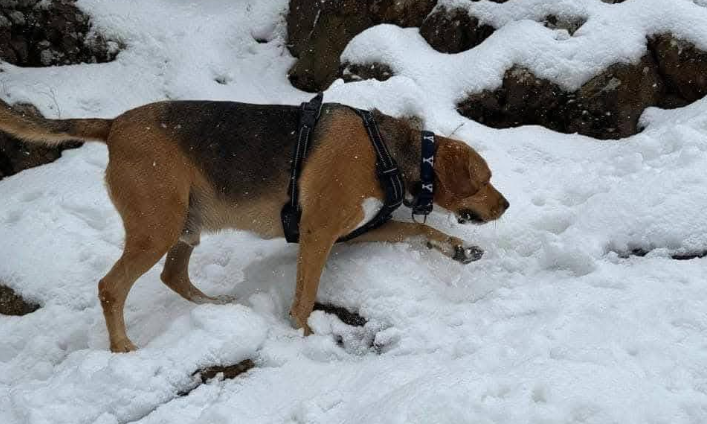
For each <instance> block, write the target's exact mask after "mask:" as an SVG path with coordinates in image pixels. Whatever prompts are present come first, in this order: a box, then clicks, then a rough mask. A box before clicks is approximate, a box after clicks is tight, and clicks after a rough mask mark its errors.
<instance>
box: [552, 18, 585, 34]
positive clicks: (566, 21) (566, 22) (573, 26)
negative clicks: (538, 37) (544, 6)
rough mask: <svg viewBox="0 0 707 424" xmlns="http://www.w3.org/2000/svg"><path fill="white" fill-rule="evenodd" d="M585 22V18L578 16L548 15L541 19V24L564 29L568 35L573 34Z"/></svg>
mask: <svg viewBox="0 0 707 424" xmlns="http://www.w3.org/2000/svg"><path fill="white" fill-rule="evenodd" d="M586 22H587V20H586V19H585V18H581V17H578V16H556V15H548V16H546V17H545V19H544V20H543V25H545V27H547V28H550V29H559V30H562V29H563V30H565V31H567V32H568V33H569V35H574V33H575V32H577V30H578V29H579V28H581V27H582V25H584V24H585V23H586Z"/></svg>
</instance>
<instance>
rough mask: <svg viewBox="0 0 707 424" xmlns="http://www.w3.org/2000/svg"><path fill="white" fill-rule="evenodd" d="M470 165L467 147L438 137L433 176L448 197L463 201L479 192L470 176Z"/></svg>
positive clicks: (476, 184) (477, 184)
mask: <svg viewBox="0 0 707 424" xmlns="http://www.w3.org/2000/svg"><path fill="white" fill-rule="evenodd" d="M471 165H472V164H471V157H470V149H469V147H467V146H466V145H464V144H463V143H461V142H458V141H452V140H449V139H443V138H442V137H440V141H439V143H438V145H437V155H436V157H435V175H436V177H437V180H438V182H439V184H440V185H441V186H442V188H443V189H444V191H445V192H446V193H447V194H448V195H449V196H451V197H454V198H457V199H464V198H467V197H471V196H473V195H474V194H475V193H476V192H477V191H478V190H479V183H478V181H476V179H475V178H473V175H471V172H472V166H471Z"/></svg>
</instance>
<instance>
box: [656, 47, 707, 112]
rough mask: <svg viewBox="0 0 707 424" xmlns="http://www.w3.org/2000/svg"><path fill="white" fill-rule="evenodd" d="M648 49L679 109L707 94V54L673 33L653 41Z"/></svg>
mask: <svg viewBox="0 0 707 424" xmlns="http://www.w3.org/2000/svg"><path fill="white" fill-rule="evenodd" d="M649 47H650V49H651V50H652V52H653V56H654V57H655V59H656V61H657V62H658V70H659V72H660V74H661V76H662V77H663V79H664V80H665V84H666V89H667V91H668V95H669V96H671V98H672V99H673V101H674V102H675V103H676V104H677V105H678V106H684V105H685V104H689V103H692V102H694V101H696V100H699V99H701V98H703V97H704V96H705V95H707V52H704V51H701V50H699V49H697V47H696V46H695V45H694V44H692V43H689V42H687V41H683V40H680V39H677V38H675V37H674V36H673V35H671V34H661V35H658V36H655V37H653V38H651V39H650V40H649ZM665 106H666V107H670V106H671V105H670V104H669V103H668V104H666V105H665Z"/></svg>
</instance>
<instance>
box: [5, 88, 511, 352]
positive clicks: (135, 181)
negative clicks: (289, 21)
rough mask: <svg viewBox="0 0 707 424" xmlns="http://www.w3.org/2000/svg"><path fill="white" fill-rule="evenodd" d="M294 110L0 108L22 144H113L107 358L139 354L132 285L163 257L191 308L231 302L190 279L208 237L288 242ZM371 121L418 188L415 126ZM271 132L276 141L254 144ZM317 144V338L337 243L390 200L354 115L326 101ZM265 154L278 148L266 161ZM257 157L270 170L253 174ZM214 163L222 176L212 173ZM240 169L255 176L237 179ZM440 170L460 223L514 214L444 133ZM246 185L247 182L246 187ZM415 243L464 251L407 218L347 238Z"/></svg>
mask: <svg viewBox="0 0 707 424" xmlns="http://www.w3.org/2000/svg"><path fill="white" fill-rule="evenodd" d="M293 113H296V109H294V110H293V109H292V108H289V107H281V106H280V107H276V106H255V105H245V104H237V103H225V102H224V103H219V102H204V103H189V102H162V103H154V104H150V105H146V106H142V107H140V108H137V109H133V110H130V111H128V112H126V113H124V114H123V115H121V116H119V117H118V118H116V119H114V120H101V119H72V120H46V119H36V118H30V117H25V116H21V115H19V114H17V113H15V112H13V111H12V110H11V109H10V108H9V107H7V108H3V107H2V106H1V105H0V130H4V131H7V132H9V133H11V134H14V135H17V136H19V137H22V138H24V139H27V140H30V141H41V142H50V143H59V142H62V141H65V140H69V139H77V138H79V139H84V140H103V141H105V142H106V144H107V145H108V152H109V158H110V160H109V163H108V167H107V169H106V184H107V187H108V191H109V194H110V198H111V200H112V202H113V204H114V205H115V207H116V209H117V210H118V213H119V214H120V216H121V218H122V220H123V225H124V228H125V246H124V251H123V254H122V255H121V257H120V258H119V259H118V261H117V262H116V263H115V265H114V266H113V268H112V269H111V270H110V271H109V272H108V274H106V276H105V277H104V278H103V279H101V281H100V282H99V285H98V291H99V298H100V300H101V305H102V307H103V312H104V315H105V320H106V325H107V328H108V334H109V337H110V348H111V350H112V351H114V352H127V351H131V350H133V349H135V346H134V345H133V344H132V342H131V341H130V339H129V338H128V336H127V333H126V328H125V321H124V318H123V309H124V305H125V300H126V298H127V296H128V293H129V291H130V288H131V287H132V285H133V284H134V283H135V281H136V280H137V279H138V278H139V277H140V276H141V275H143V274H144V273H145V272H147V270H149V269H150V268H151V267H152V266H154V265H155V264H156V263H157V261H159V260H160V258H162V257H163V256H164V255H165V254H166V255H167V259H166V262H165V267H164V270H163V272H162V275H161V278H162V281H163V282H164V283H165V284H166V285H167V286H169V287H170V288H171V289H173V290H174V291H175V292H176V293H178V294H179V295H181V296H182V297H184V298H185V299H188V300H191V301H194V302H200V303H203V302H214V303H223V302H228V301H230V300H232V299H227V298H213V297H210V296H207V295H206V294H204V293H202V292H201V291H200V290H199V289H198V288H196V287H194V285H193V284H192V283H191V281H190V279H189V275H188V265H189V258H190V256H191V253H192V251H193V249H194V247H195V246H196V245H198V244H199V240H200V237H199V235H200V233H201V231H216V230H219V229H222V228H237V229H241V230H246V231H253V232H255V233H258V234H259V235H261V236H263V237H267V238H272V237H281V236H282V228H281V224H280V210H281V208H282V205H283V204H284V203H285V202H286V201H287V199H288V197H287V193H286V187H287V181H288V178H289V168H288V167H287V166H281V165H282V164H287V163H288V162H289V158H290V156H291V152H292V151H291V149H290V148H289V147H287V148H285V146H289V144H288V143H290V141H289V137H291V138H292V139H294V138H295V135H294V134H292V135H290V134H291V129H290V128H289V127H287V125H292V124H284V123H283V122H290V121H293V119H294V118H295V117H296V115H293ZM269 114H272V115H273V117H270V116H269ZM230 116H239V117H241V118H238V119H240V121H239V123H238V127H237V128H238V129H239V130H241V131H248V132H245V133H241V134H238V136H239V137H241V138H243V137H245V139H246V140H245V141H242V140H240V138H239V139H236V138H237V137H236V138H234V139H232V140H231V139H229V140H227V141H223V140H222V139H223V138H224V137H225V138H228V135H229V134H231V132H233V130H232V129H231V128H230V127H228V126H229V125H231V124H232V123H231V122H230V121H231V119H230V118H229V117H230ZM234 119H235V118H234ZM376 119H377V120H378V121H379V124H380V128H381V133H382V134H383V136H384V139H385V140H386V143H388V145H389V148H390V150H391V151H392V152H393V155H394V156H395V157H396V159H397V160H398V162H399V165H400V167H401V169H402V170H403V173H404V179H405V180H406V184H407V186H408V187H409V186H411V185H412V182H413V181H414V180H415V176H416V172H418V171H417V169H418V168H417V167H418V163H419V146H420V145H419V137H420V133H419V131H418V130H416V129H414V128H412V127H410V126H409V125H407V124H406V123H405V122H404V121H402V120H397V119H395V118H391V117H388V116H385V115H382V114H377V115H376ZM199 125H202V126H201V127H200V126H199ZM277 125H279V126H280V127H283V128H279V127H277ZM226 127H228V128H226ZM292 130H294V128H293V129H292ZM219 131H221V132H219ZM207 133H211V134H210V135H209V134H207ZM264 135H267V136H269V137H272V138H271V139H259V137H262V136H264ZM231 136H232V137H233V135H232V134H231ZM219 140H221V141H219ZM239 140H240V141H239ZM292 142H294V141H292ZM312 142H313V147H312V150H311V152H310V154H309V156H308V157H307V160H306V162H305V165H304V168H303V170H302V174H301V177H300V181H299V187H300V205H301V207H302V219H301V223H300V247H299V252H300V253H299V256H298V261H297V286H296V290H295V297H294V300H293V304H292V309H291V311H290V314H291V316H292V317H293V319H294V321H295V323H296V324H297V326H299V327H301V328H303V329H304V331H305V334H309V332H310V330H309V327H308V326H307V319H308V317H309V315H310V313H311V311H312V308H313V305H314V302H315V298H316V294H317V287H318V284H319V278H320V275H321V272H322V269H323V267H324V264H325V262H326V260H327V257H328V256H329V252H330V251H331V248H332V246H333V245H334V243H335V242H336V240H337V239H338V238H339V237H341V236H344V235H346V234H349V233H350V232H351V231H353V230H354V229H355V228H356V226H357V225H358V224H359V223H360V222H361V221H362V220H363V219H364V211H363V208H362V201H363V200H364V199H366V198H371V197H375V198H378V199H381V200H382V199H383V193H382V190H381V188H380V185H379V182H378V180H377V177H376V173H375V155H374V152H373V148H372V147H371V144H370V140H369V138H368V135H367V133H366V131H365V129H364V127H363V125H362V123H361V120H360V118H359V117H358V116H357V115H356V114H355V113H354V112H353V111H351V110H350V109H348V108H346V107H342V106H337V105H326V106H325V108H324V110H323V114H322V118H321V119H320V123H319V124H318V126H317V128H316V130H315V132H314V135H313V141H312ZM195 143H196V144H195ZM219 143H221V144H219ZM238 143H243V145H241V144H238ZM260 143H267V144H260ZM278 146H280V147H278ZM264 148H272V149H275V150H273V151H271V152H266V153H267V154H269V155H270V156H268V157H263V155H264V153H263V152H262V151H260V150H262V149H264ZM209 149H211V150H209ZM258 149H260V150H258ZM282 150H287V151H282ZM253 151H255V153H253ZM223 152H229V153H228V154H225V153H223ZM210 155H211V156H210ZM248 155H251V156H250V157H249V156H248ZM252 155H257V156H252ZM258 160H259V161H264V160H265V161H272V163H270V162H264V163H265V165H258V166H257V168H248V166H251V165H252V164H251V162H253V161H258ZM215 161H220V162H219V163H222V165H221V166H223V167H224V168H227V169H214V163H215ZM249 164H250V165H249ZM268 164H269V165H268ZM268 168H275V169H268ZM280 168H283V169H280ZM242 169H246V170H248V172H246V173H245V174H243V173H241V174H238V172H239V170H242ZM228 172H231V173H233V174H229V173H228ZM435 172H436V175H437V183H438V184H437V185H438V189H437V192H436V194H435V203H437V204H438V205H439V206H441V207H443V208H445V209H447V210H449V211H452V212H454V213H456V214H457V215H458V216H461V215H463V214H464V213H467V212H465V211H469V212H468V213H471V214H473V216H474V217H475V218H476V220H477V221H483V222H486V221H490V220H493V219H497V218H498V217H500V216H501V215H502V214H503V212H504V211H505V210H506V208H507V207H508V202H507V201H506V200H505V199H504V198H503V196H502V195H501V194H500V193H499V192H498V191H496V189H495V188H494V187H493V186H492V185H491V184H490V182H489V179H490V178H491V172H490V171H489V169H488V166H487V165H486V162H485V161H484V160H483V158H481V156H479V155H478V153H476V152H475V151H474V150H473V149H471V148H470V147H468V146H467V145H465V144H464V143H461V142H458V141H455V140H451V139H447V138H444V137H438V152H437V158H436V163H435ZM254 173H255V175H254ZM239 181H245V182H243V183H241V185H239ZM460 214H461V215H460ZM414 237H421V238H425V239H427V241H428V244H429V245H430V246H431V247H434V248H436V249H438V250H440V251H441V252H442V253H444V254H445V255H448V256H450V257H454V258H455V259H457V257H456V255H457V254H458V253H459V252H458V250H459V249H460V248H462V247H464V243H463V241H462V240H460V239H458V238H455V237H450V236H448V235H446V234H444V233H441V232H439V231H437V230H435V229H433V228H430V227H427V226H424V225H421V224H409V223H401V222H390V223H388V224H386V225H385V226H383V227H381V228H379V229H377V230H374V231H372V232H369V233H367V234H364V235H363V236H361V237H359V238H357V239H354V240H353V241H352V242H368V241H388V242H401V241H405V240H407V239H410V238H414Z"/></svg>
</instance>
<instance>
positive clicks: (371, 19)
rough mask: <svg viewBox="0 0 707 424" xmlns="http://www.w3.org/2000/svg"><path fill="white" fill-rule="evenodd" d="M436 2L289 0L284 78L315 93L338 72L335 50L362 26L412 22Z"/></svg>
mask: <svg viewBox="0 0 707 424" xmlns="http://www.w3.org/2000/svg"><path fill="white" fill-rule="evenodd" d="M436 3H437V2H436V0H418V1H413V0H290V3H289V4H290V8H289V13H288V14H287V39H288V42H287V45H288V48H289V50H290V52H291V53H292V55H293V56H295V57H296V58H298V60H297V62H296V63H295V64H294V65H293V66H292V68H290V70H289V72H288V78H289V79H290V82H291V83H292V85H294V86H295V87H297V88H299V89H301V90H305V91H310V92H316V91H321V90H323V89H325V88H326V87H328V86H329V85H330V84H331V83H332V82H334V80H335V79H337V78H338V77H340V76H341V72H342V71H343V69H344V67H342V66H340V65H341V64H340V57H341V53H342V52H343V51H344V49H345V48H346V46H347V45H348V43H349V42H350V41H351V40H352V39H353V38H354V37H355V36H356V35H358V34H360V33H361V32H363V31H365V30H366V29H368V28H370V27H372V26H374V25H377V24H380V23H392V24H397V25H400V26H417V25H420V24H421V23H422V21H423V20H424V18H425V17H426V16H427V15H428V14H429V13H430V11H431V10H432V9H433V8H434V6H435V5H436Z"/></svg>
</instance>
